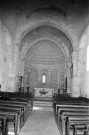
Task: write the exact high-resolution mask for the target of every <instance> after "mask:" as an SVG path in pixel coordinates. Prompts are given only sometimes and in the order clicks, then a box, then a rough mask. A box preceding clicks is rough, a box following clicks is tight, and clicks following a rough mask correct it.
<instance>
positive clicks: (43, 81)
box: [42, 74, 46, 83]
mask: <svg viewBox="0 0 89 135" xmlns="http://www.w3.org/2000/svg"><path fill="white" fill-rule="evenodd" d="M45 82H46V75H45V74H43V75H42V83H45Z"/></svg>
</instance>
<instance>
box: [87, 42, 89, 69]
mask: <svg viewBox="0 0 89 135" xmlns="http://www.w3.org/2000/svg"><path fill="white" fill-rule="evenodd" d="M87 71H89V45H88V47H87Z"/></svg>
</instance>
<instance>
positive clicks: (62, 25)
mask: <svg viewBox="0 0 89 135" xmlns="http://www.w3.org/2000/svg"><path fill="white" fill-rule="evenodd" d="M59 16H60V13H59V12H57V11H52V10H50V12H44V11H43V10H40V11H34V12H32V13H31V14H29V18H27V17H25V18H24V20H23V21H22V24H21V25H20V29H18V30H17V34H16V39H15V44H16V45H18V46H20V44H21V41H22V39H23V37H24V36H25V35H26V34H27V33H28V32H29V31H31V30H32V29H35V28H36V27H39V26H43V25H49V26H52V27H54V28H57V29H59V30H60V31H62V32H63V33H65V35H66V36H67V37H68V39H69V40H70V42H71V45H73V47H74V48H75V47H76V45H77V39H76V38H77V37H75V32H76V31H75V29H74V26H73V25H72V24H71V23H69V24H67V23H66V21H65V20H64V18H63V17H61V18H60V17H59ZM68 30H69V33H68V32H67V31H68ZM71 35H72V37H71Z"/></svg>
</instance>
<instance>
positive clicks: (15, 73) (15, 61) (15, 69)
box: [12, 45, 20, 91]
mask: <svg viewBox="0 0 89 135" xmlns="http://www.w3.org/2000/svg"><path fill="white" fill-rule="evenodd" d="M19 56H20V52H19V46H18V45H15V50H14V58H13V69H12V72H13V78H12V81H13V82H12V83H13V88H12V89H13V91H15V90H16V85H17V80H18V78H17V76H18V73H19V72H18V71H19Z"/></svg>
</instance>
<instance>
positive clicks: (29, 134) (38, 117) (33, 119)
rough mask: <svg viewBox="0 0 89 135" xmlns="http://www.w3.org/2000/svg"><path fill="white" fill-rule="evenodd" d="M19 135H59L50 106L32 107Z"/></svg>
mask: <svg viewBox="0 0 89 135" xmlns="http://www.w3.org/2000/svg"><path fill="white" fill-rule="evenodd" d="M19 135H60V132H59V130H58V128H57V125H56V122H55V117H54V111H53V108H52V107H34V108H33V111H32V112H31V114H30V116H29V118H28V120H27V121H26V123H25V125H24V127H23V128H22V129H21V132H20V134H19Z"/></svg>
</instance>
